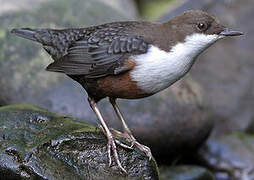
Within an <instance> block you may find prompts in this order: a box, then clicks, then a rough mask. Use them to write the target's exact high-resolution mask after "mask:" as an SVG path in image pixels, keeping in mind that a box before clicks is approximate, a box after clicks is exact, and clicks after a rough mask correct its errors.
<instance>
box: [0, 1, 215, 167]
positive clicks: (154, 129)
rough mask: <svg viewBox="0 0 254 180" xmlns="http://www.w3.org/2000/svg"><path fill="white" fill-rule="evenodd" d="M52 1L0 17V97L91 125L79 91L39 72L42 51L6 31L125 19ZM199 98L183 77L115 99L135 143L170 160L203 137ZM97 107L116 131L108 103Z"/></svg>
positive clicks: (81, 4) (97, 7) (100, 7)
mask: <svg viewBox="0 0 254 180" xmlns="http://www.w3.org/2000/svg"><path fill="white" fill-rule="evenodd" d="M57 2H58V1H56V2H54V1H53V2H47V3H44V4H42V5H41V6H39V7H38V9H37V10H36V11H28V10H26V11H20V12H14V13H10V14H3V15H2V16H0V27H2V31H1V30H0V37H1V40H2V41H0V49H2V51H1V52H2V54H0V57H1V59H0V72H1V74H3V77H2V78H1V79H0V91H1V96H3V97H4V98H6V102H7V103H9V104H10V103H32V104H36V105H39V106H42V107H44V108H47V109H51V110H53V111H56V112H60V113H66V114H70V115H73V116H75V117H78V118H80V119H82V120H86V121H87V120H88V121H89V122H91V123H93V124H95V123H96V122H97V120H96V117H95V115H94V113H93V112H92V110H91V109H90V107H89V105H88V103H87V102H86V98H87V96H86V94H85V92H84V90H83V89H82V88H81V87H80V86H79V85H78V84H77V83H75V82H74V81H72V80H70V79H69V78H68V77H66V76H65V75H63V74H57V73H50V72H46V71H44V68H45V67H46V66H47V65H48V64H49V63H50V62H52V61H51V60H50V57H49V56H48V55H47V53H46V52H44V50H43V49H42V48H41V47H39V46H38V45H37V44H35V43H33V42H31V41H27V40H24V39H21V38H18V37H15V36H12V35H11V34H10V33H9V30H10V29H11V28H13V27H52V28H55V27H57V28H58V27H77V26H79V27H80V26H85V25H90V24H98V23H105V22H108V21H115V20H125V19H126V18H124V17H123V15H121V14H119V12H115V11H114V10H112V9H111V8H110V7H107V6H105V4H103V3H97V1H92V0H86V1H80V0H74V1H67V0H64V1H61V3H57ZM1 32H2V33H1ZM1 34H3V35H2V36H1ZM204 97H205V96H204V91H203V90H202V86H200V85H199V84H198V83H197V82H196V81H194V80H192V79H191V78H190V77H189V78H185V80H183V81H181V82H179V83H177V84H176V85H174V86H173V87H172V88H170V89H168V90H165V91H163V92H161V93H159V94H157V95H154V96H153V97H150V98H147V99H145V100H133V101H125V100H121V101H120V102H119V104H120V108H121V110H122V111H123V114H124V115H125V118H126V121H127V123H128V125H129V126H130V128H131V130H132V131H133V132H134V135H135V136H136V137H137V139H138V140H140V142H141V143H144V144H146V145H149V147H151V149H152V152H153V154H154V156H155V157H158V158H160V159H162V160H165V161H166V162H170V160H172V159H175V158H178V157H179V156H182V154H183V153H185V152H193V151H195V150H196V149H197V148H198V147H199V146H200V144H202V142H203V141H205V139H206V137H207V136H208V135H209V132H210V131H211V129H212V124H213V122H212V119H211V118H209V110H208V109H207V106H206V100H205V98H204ZM100 107H103V108H101V109H102V111H103V114H104V116H105V119H106V121H107V122H109V124H110V125H111V126H113V127H115V128H120V124H119V121H118V120H116V119H115V115H114V113H113V111H112V107H111V106H110V105H109V103H106V102H105V101H103V102H102V103H101V105H100ZM165 157H167V158H165Z"/></svg>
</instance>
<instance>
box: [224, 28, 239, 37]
mask: <svg viewBox="0 0 254 180" xmlns="http://www.w3.org/2000/svg"><path fill="white" fill-rule="evenodd" d="M220 35H223V36H240V35H243V33H242V32H241V31H233V30H231V29H228V28H226V29H224V30H223V31H222V32H221V33H220Z"/></svg>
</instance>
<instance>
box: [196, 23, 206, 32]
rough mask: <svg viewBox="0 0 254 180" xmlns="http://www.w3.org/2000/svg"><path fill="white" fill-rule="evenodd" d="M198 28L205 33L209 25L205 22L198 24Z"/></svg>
mask: <svg viewBox="0 0 254 180" xmlns="http://www.w3.org/2000/svg"><path fill="white" fill-rule="evenodd" d="M197 27H198V30H200V31H205V30H206V29H207V24H206V23H204V22H200V23H198V25H197Z"/></svg>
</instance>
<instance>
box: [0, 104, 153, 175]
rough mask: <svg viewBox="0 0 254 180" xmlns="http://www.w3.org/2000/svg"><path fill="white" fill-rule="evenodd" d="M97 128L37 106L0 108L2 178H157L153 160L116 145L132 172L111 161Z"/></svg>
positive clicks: (124, 163) (127, 167) (0, 162)
mask: <svg viewBox="0 0 254 180" xmlns="http://www.w3.org/2000/svg"><path fill="white" fill-rule="evenodd" d="M106 143H107V140H106V138H105V137H104V135H103V134H102V133H101V132H100V131H99V130H98V129H97V128H95V127H93V126H91V125H88V124H87V123H84V122H81V121H80V120H78V119H75V118H72V117H70V116H67V115H61V114H56V113H52V112H49V111H47V110H45V109H41V108H39V107H36V106H33V105H10V106H3V107H1V108H0V179H6V180H8V179H52V180H53V179H54V180H56V179H88V180H89V179H91V180H97V179H98V180H99V179H138V178H140V177H142V178H141V179H151V180H156V179H158V172H157V166H156V163H155V161H154V159H152V160H151V161H149V160H148V158H147V157H146V155H144V154H143V153H142V152H140V151H137V150H133V151H130V150H125V149H122V148H118V152H119V156H120V161H121V162H122V165H123V166H124V168H125V169H126V170H127V172H128V176H127V175H126V174H124V173H121V171H120V170H119V169H118V168H117V166H116V165H115V162H114V161H113V165H112V167H108V158H107V152H106V149H107V148H106Z"/></svg>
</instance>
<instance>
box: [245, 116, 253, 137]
mask: <svg viewBox="0 0 254 180" xmlns="http://www.w3.org/2000/svg"><path fill="white" fill-rule="evenodd" d="M246 132H247V133H249V134H254V117H253V118H252V120H251V121H250V123H249V125H248V127H247V128H246Z"/></svg>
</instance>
